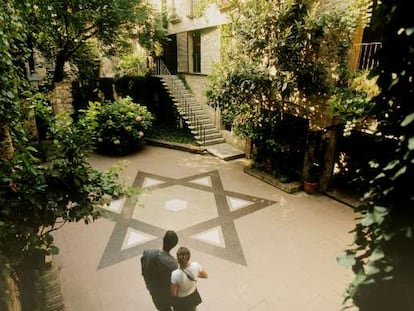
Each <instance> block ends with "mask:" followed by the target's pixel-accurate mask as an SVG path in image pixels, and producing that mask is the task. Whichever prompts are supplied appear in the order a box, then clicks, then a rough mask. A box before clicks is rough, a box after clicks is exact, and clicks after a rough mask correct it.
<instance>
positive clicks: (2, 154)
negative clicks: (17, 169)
mask: <svg viewBox="0 0 414 311" xmlns="http://www.w3.org/2000/svg"><path fill="white" fill-rule="evenodd" d="M13 153H14V147H13V141H12V139H11V137H10V131H9V127H8V126H7V125H0V159H5V160H10V159H11V158H12V157H13Z"/></svg>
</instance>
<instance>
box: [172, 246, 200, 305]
mask: <svg viewBox="0 0 414 311" xmlns="http://www.w3.org/2000/svg"><path fill="white" fill-rule="evenodd" d="M190 256H191V254H190V250H189V249H188V248H187V247H183V246H182V247H180V248H179V249H178V251H177V261H178V265H179V267H178V269H176V270H174V271H173V272H172V273H171V295H172V296H173V297H175V303H174V311H194V310H196V308H197V305H199V304H200V303H201V297H200V294H199V293H198V290H197V278H203V279H206V278H207V277H208V274H207V271H206V270H204V269H203V267H202V266H201V265H200V264H199V263H198V262H190Z"/></svg>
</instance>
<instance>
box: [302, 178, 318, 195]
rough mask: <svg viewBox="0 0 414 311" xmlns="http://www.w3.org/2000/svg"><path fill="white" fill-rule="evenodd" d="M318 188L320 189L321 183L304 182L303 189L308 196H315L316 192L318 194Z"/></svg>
mask: <svg viewBox="0 0 414 311" xmlns="http://www.w3.org/2000/svg"><path fill="white" fill-rule="evenodd" d="M318 188H319V183H317V182H308V181H304V182H303V189H304V190H305V192H306V193H307V194H315V193H316V192H318Z"/></svg>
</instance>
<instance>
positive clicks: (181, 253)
mask: <svg viewBox="0 0 414 311" xmlns="http://www.w3.org/2000/svg"><path fill="white" fill-rule="evenodd" d="M190 257H191V253H190V250H189V249H188V248H187V247H185V246H181V247H180V248H179V249H178V250H177V261H178V264H179V265H180V267H181V268H185V266H186V265H187V262H188V261H189V260H190Z"/></svg>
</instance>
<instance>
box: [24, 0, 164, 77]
mask: <svg viewBox="0 0 414 311" xmlns="http://www.w3.org/2000/svg"><path fill="white" fill-rule="evenodd" d="M20 9H21V11H22V12H23V14H24V16H25V18H26V23H27V24H26V26H27V27H28V28H29V31H30V32H29V33H30V42H31V43H32V44H33V46H34V47H36V48H37V49H39V50H40V51H41V52H42V53H43V55H44V56H45V57H46V58H48V59H49V58H51V59H54V61H55V74H54V81H55V82H58V81H61V80H62V79H63V65H64V63H65V62H67V61H73V59H74V58H75V57H79V55H80V54H79V51H80V50H82V49H85V46H89V45H91V44H93V40H98V42H100V44H101V49H102V50H104V51H106V52H107V53H109V54H114V53H115V52H116V51H117V50H119V49H122V48H126V47H129V46H130V44H129V43H128V40H130V39H134V38H136V39H138V40H139V41H140V43H141V44H142V45H143V46H144V47H145V48H147V49H149V50H150V51H154V50H157V49H158V47H159V46H160V41H162V40H163V39H164V37H165V34H166V31H165V29H164V28H163V27H162V21H161V18H160V16H158V15H157V14H156V13H155V12H154V10H153V8H152V7H151V6H150V4H148V2H147V1H142V0H133V1H130V0H116V1H112V2H109V3H108V1H102V0H87V1H86V0H81V1H79V0H76V1H74V0H69V1H64V2H59V1H58V2H56V1H52V0H45V1H43V0H31V1H29V2H27V1H25V2H24V3H21V4H20Z"/></svg>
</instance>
